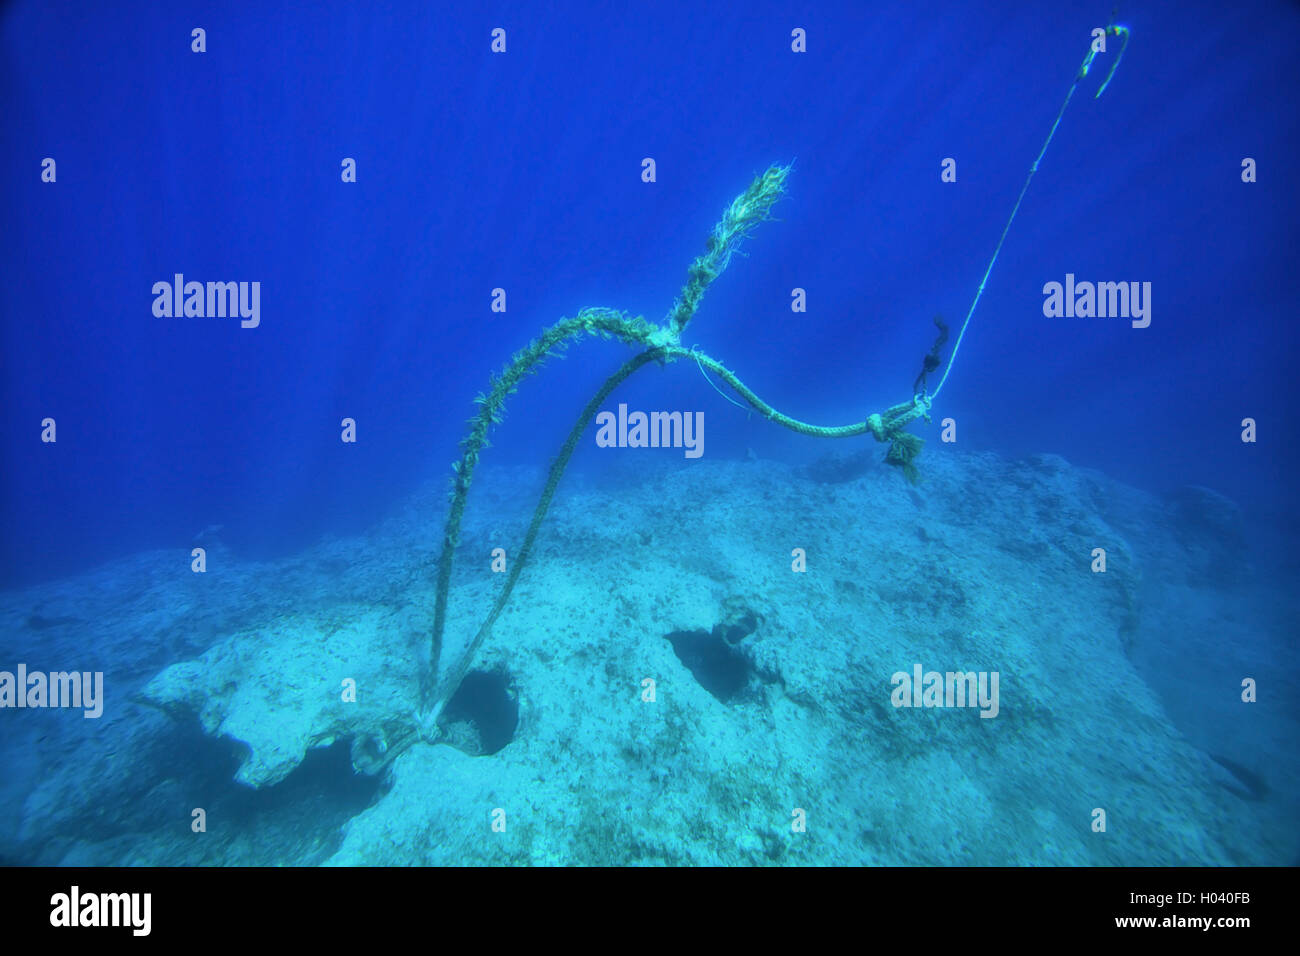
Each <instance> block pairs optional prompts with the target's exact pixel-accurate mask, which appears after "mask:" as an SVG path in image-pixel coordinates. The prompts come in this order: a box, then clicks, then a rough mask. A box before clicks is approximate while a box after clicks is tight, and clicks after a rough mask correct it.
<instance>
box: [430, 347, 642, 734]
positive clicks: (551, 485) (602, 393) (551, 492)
mask: <svg viewBox="0 0 1300 956" xmlns="http://www.w3.org/2000/svg"><path fill="white" fill-rule="evenodd" d="M657 358H662V350H660V349H657V348H655V349H647V350H646V351H644V352H641V353H640V354H638V355H636V356H634V357H632V358H630V359H628V360H627V361H626V362H624V363H623V365H622V366H621V367H620V368H619V370H618V371H617V372H615V373H614V374H613V375H611V376H610V377H609V378H607V379H605V384H603V385H602V386H601V387H600V390H599V391H598V392H596V394H595V395H593V396H592V399H591V401H589V402H588V403H587V405H586V407H585V408H583V410H582V413H581V414H580V415H579V416H578V420H577V421H576V422H574V424H573V428H572V429H570V431H569V437H568V439H567V440H566V441H565V442H564V447H562V448H561V449H560V453H559V454H558V455H556V456H555V459H554V461H552V462H551V469H550V472H549V473H548V474H547V476H546V487H545V488H543V489H542V497H541V499H540V500H539V501H538V502H537V507H536V509H534V511H533V520H532V521H531V522H529V524H528V532H527V533H526V534H525V535H524V541H523V544H521V545H520V546H519V551H518V553H516V554H515V556H514V560H513V562H511V565H510V570H509V571H508V572H507V573H506V580H505V584H504V585H503V586H502V588H501V593H500V594H498V595H497V599H496V603H495V604H493V605H492V610H491V612H490V613H489V614H488V616H487V618H486V619H485V620H484V621H483V623H482V625H481V626H480V627H479V629H478V633H476V634H475V635H474V639H473V640H472V641H470V642H469V646H468V647H466V648H465V650H464V651H463V652H462V653H461V656H460V659H459V661H458V662H457V663H456V666H455V667H454V668H452V670H451V671H449V672H448V673H447V674H446V675H445V676H444V677H443V678H442V679H441V680H440V681H439V690H440V693H438V694H437V695H436V697H435V699H434V707H435V710H434V713H433V718H434V719H436V718H437V710H438V708H440V707H441V705H442V702H443V701H445V700H446V699H447V697H449V696H450V695H451V694H453V693H454V692H455V690H456V686H457V685H458V684H459V683H460V682H461V680H462V679H463V678H464V677H465V674H466V672H467V671H468V670H469V667H470V664H471V663H473V660H474V654H475V653H476V652H477V651H478V649H479V645H481V644H482V643H483V641H484V640H485V639H486V638H487V636H488V635H489V634H491V633H492V625H493V624H495V623H496V620H497V617H498V616H499V615H500V614H501V611H502V610H503V609H504V608H505V606H506V602H507V601H509V600H510V593H511V592H512V591H513V590H514V589H515V582H516V581H518V580H519V573H520V572H521V571H522V570H523V568H524V564H525V563H526V562H527V561H528V555H529V553H530V552H531V551H532V550H533V542H534V541H536V540H537V532H538V530H539V529H540V528H541V527H542V520H543V519H544V518H545V517H546V512H547V510H548V509H549V508H550V506H551V499H552V498H554V497H555V489H556V488H558V487H559V485H560V478H561V476H563V474H564V469H565V468H567V467H568V465H569V459H570V458H572V457H573V452H574V450H575V449H576V448H577V447H578V442H579V441H580V440H581V438H582V433H583V432H584V431H586V429H587V425H589V424H590V423H591V420H592V419H593V418H594V417H595V416H596V413H597V412H598V411H600V406H601V404H602V403H603V402H604V401H605V399H607V398H608V397H609V393H610V392H612V391H614V389H616V388H618V386H619V385H620V384H621V383H622V382H623V380H624V379H626V378H627V377H628V376H629V375H631V374H632V373H633V372H635V371H636V370H637V369H639V368H640V367H641V366H642V365H645V364H646V363H647V362H649V361H652V360H654V359H657ZM439 596H440V597H442V598H444V600H445V595H443V594H440V595H439Z"/></svg>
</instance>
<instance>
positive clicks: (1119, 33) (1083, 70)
mask: <svg viewBox="0 0 1300 956" xmlns="http://www.w3.org/2000/svg"><path fill="white" fill-rule="evenodd" d="M1106 35H1107V36H1116V37H1121V38H1122V39H1123V43H1121V45H1120V48H1119V55H1118V56H1116V57H1115V62H1114V63H1113V64H1112V65H1111V68H1110V72H1109V73H1108V74H1106V79H1105V81H1104V82H1103V83H1102V84H1101V89H1099V90H1097V96H1096V97H1094V99H1096V98H1099V97H1100V96H1101V94H1102V93H1103V92H1104V91H1105V89H1106V87H1107V85H1109V83H1110V79H1111V77H1112V76H1114V75H1115V69H1116V68H1117V67H1118V66H1119V61H1120V60H1121V59H1123V58H1124V51H1125V50H1126V49H1128V37H1129V31H1128V27H1125V26H1120V25H1119V24H1116V23H1114V22H1113V21H1112V22H1111V23H1109V24H1107V26H1106ZM1096 56H1097V51H1096V50H1094V49H1093V48H1092V44H1089V45H1088V55H1087V56H1085V57H1084V58H1083V65H1082V66H1080V67H1079V72H1078V73H1076V74H1075V76H1074V82H1073V83H1071V84H1070V91H1069V92H1068V93H1066V94H1065V102H1063V103H1062V104H1061V109H1060V110H1059V111H1058V112H1057V114H1056V120H1055V121H1054V122H1053V123H1052V129H1051V131H1050V132H1049V133H1048V134H1047V139H1046V140H1044V141H1043V148H1042V149H1040V150H1039V151H1038V156H1037V158H1035V159H1034V164H1033V165H1032V166H1030V167H1029V175H1028V176H1026V177H1025V184H1024V185H1023V186H1021V187H1020V195H1019V196H1017V197H1016V204H1015V205H1014V206H1013V207H1011V216H1010V218H1008V219H1007V224H1006V225H1005V226H1003V227H1002V236H1001V237H1000V238H999V239H998V244H997V247H996V248H995V249H994V250H993V258H992V259H990V260H989V266H988V268H987V269H985V270H984V278H982V279H980V286H979V288H978V289H976V290H975V300H974V301H973V302H971V304H970V310H969V311H968V312H967V313H966V321H964V322H963V323H962V324H961V332H960V333H959V334H958V335H957V342H956V344H954V345H953V347H952V354H951V355H949V356H948V367H947V368H945V369H944V370H943V378H941V379H939V385H938V387H937V388H935V390H934V394H933V395H931V396H930V398H932V399H934V398H938V397H939V392H940V391H941V390H942V389H943V385H944V382H946V381H948V373H949V372H951V371H952V364H953V362H954V361H956V359H957V350H958V349H960V348H961V341H962V339H964V338H965V337H966V327H967V326H968V325H970V320H971V316H973V315H974V314H975V307H976V306H977V305H979V301H980V296H982V295H983V294H984V285H985V283H987V282H988V281H989V274H990V273H991V272H992V271H993V266H994V264H995V263H996V262H997V261H998V254H999V253H1001V252H1002V244H1003V243H1004V242H1006V241H1007V233H1008V232H1010V231H1011V224H1012V223H1013V222H1015V220H1016V213H1018V212H1019V211H1020V204H1021V202H1023V201H1024V198H1025V193H1026V192H1027V191H1028V190H1029V183H1030V181H1031V180H1032V179H1033V178H1034V173H1036V172H1038V164H1039V163H1041V162H1042V161H1043V157H1044V156H1045V155H1046V154H1047V147H1048V146H1050V145H1052V137H1054V136H1055V135H1056V128H1057V127H1058V126H1060V125H1061V118H1062V117H1063V116H1065V109H1066V107H1067V106H1069V105H1070V100H1071V98H1072V97H1073V96H1074V91H1075V90H1076V89H1078V87H1079V81H1080V80H1082V79H1083V78H1084V77H1085V76H1087V75H1088V70H1089V69H1091V67H1092V61H1093V59H1094V58H1095V57H1096Z"/></svg>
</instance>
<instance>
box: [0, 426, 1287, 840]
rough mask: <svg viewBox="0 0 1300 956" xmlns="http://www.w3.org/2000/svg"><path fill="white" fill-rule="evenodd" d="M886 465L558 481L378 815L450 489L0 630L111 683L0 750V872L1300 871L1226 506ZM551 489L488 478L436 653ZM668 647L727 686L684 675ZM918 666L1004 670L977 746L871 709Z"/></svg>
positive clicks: (1048, 475) (137, 579)
mask: <svg viewBox="0 0 1300 956" xmlns="http://www.w3.org/2000/svg"><path fill="white" fill-rule="evenodd" d="M878 458H879V454H878V452H876V453H874V457H868V456H865V455H861V456H856V457H855V456H849V457H844V456H839V457H836V458H833V459H827V460H824V461H821V462H819V463H816V464H814V465H811V466H803V467H792V466H789V465H785V464H780V463H776V462H772V461H766V460H748V461H712V460H700V461H698V462H691V463H690V464H689V467H682V463H681V462H680V461H675V462H673V463H672V465H671V466H668V465H666V464H657V463H656V460H655V459H653V458H651V457H648V456H647V457H645V458H644V459H642V460H640V461H639V462H638V463H636V464H635V465H634V466H633V465H629V466H627V467H624V468H622V469H621V470H619V471H618V472H617V473H615V472H609V473H606V474H605V475H604V476H603V477H602V478H600V479H599V480H584V479H583V478H582V476H579V475H570V476H567V477H566V479H565V482H564V484H563V485H562V486H561V489H560V493H559V495H558V496H557V498H556V501H555V504H554V506H553V508H552V510H551V513H550V515H549V517H548V518H547V521H546V524H545V526H544V528H543V531H542V534H541V536H540V538H539V541H538V546H537V549H536V551H535V553H534V556H533V558H532V560H531V561H530V563H529V565H528V566H527V568H526V569H525V571H524V573H523V575H522V577H521V579H520V582H519V586H518V588H517V589H516V592H515V594H514V597H513V599H512V601H511V603H510V605H509V606H508V607H507V609H506V610H505V612H504V613H503V614H502V616H501V618H500V620H499V621H498V623H497V625H496V627H495V629H494V632H493V635H492V636H491V638H490V639H489V640H488V641H487V643H486V644H485V645H484V647H483V649H482V652H481V653H480V655H479V658H478V660H477V663H476V670H478V671H482V672H485V674H487V675H488V676H486V677H483V678H478V677H476V678H475V681H476V684H475V687H476V688H480V689H482V690H483V699H482V701H481V707H482V709H481V710H478V711H473V712H467V713H460V714H458V715H457V714H453V716H455V717H456V719H455V720H453V721H451V724H450V726H449V730H448V741H449V742H444V743H437V744H430V743H416V744H415V745H413V746H411V747H409V748H408V749H405V750H403V751H402V752H401V753H400V755H399V756H397V757H396V759H394V760H392V761H391V762H390V763H389V764H388V765H387V767H386V768H385V769H384V770H383V771H382V772H381V773H379V774H378V775H373V776H372V775H366V774H358V773H355V772H354V770H353V767H352V761H351V758H350V748H351V747H352V746H354V745H356V746H364V747H366V748H369V751H370V752H374V753H378V752H381V751H383V750H384V749H385V747H387V746H388V744H389V742H391V741H395V740H398V739H400V737H401V735H402V733H403V731H404V729H405V728H407V727H409V726H411V724H412V721H413V718H412V713H413V712H414V710H415V708H416V702H417V695H418V688H419V677H420V673H421V669H422V668H424V667H427V661H428V656H429V649H428V647H429V636H428V635H429V631H430V627H431V622H432V609H433V595H434V579H435V573H434V562H435V559H436V555H437V549H438V544H439V542H440V540H441V534H442V522H443V520H444V518H445V514H446V495H445V486H444V485H442V484H441V483H439V484H438V485H437V486H430V487H429V488H428V489H427V490H426V491H424V492H422V493H421V494H418V495H416V496H415V497H413V498H412V499H411V500H409V501H407V502H405V503H403V505H402V506H401V507H400V508H398V509H396V510H395V511H394V513H393V514H392V515H391V517H390V518H389V519H388V520H386V521H385V522H384V523H382V524H381V525H380V526H378V527H376V528H375V529H374V530H373V531H372V532H371V533H369V534H367V535H365V536H361V537H356V538H338V539H331V540H326V541H323V542H321V543H320V544H319V545H318V546H317V547H315V548H313V549H311V550H309V551H307V552H304V553H301V554H299V555H296V556H295V557H294V558H292V559H290V560H281V561H276V562H263V563H250V562H246V561H243V560H241V559H240V558H239V557H238V556H237V555H235V554H233V553H231V552H230V551H229V550H228V549H226V548H225V547H223V546H222V545H221V543H220V540H219V537H216V536H213V535H209V536H207V537H206V538H205V539H204V542H203V543H204V544H206V545H207V546H208V569H207V571H206V573H204V574H194V573H192V572H191V571H190V567H189V562H190V547H191V546H192V542H180V543H178V547H177V548H176V549H175V550H167V551H158V552H152V553H145V554H139V555H137V556H135V557H134V558H133V559H131V560H128V561H122V562H115V563H114V564H113V565H111V566H107V567H103V568H100V569H98V570H96V571H93V572H91V573H87V574H83V575H80V576H77V577H75V578H70V579H67V580H63V581H57V582H50V583H46V584H42V585H40V586H37V587H32V588H29V589H26V590H22V591H6V592H3V593H0V669H8V670H12V669H13V668H14V666H15V665H16V664H17V663H18V662H19V661H23V662H25V663H26V664H27V666H28V668H29V669H33V670H36V669H42V670H65V669H78V670H103V671H104V672H105V681H106V686H107V695H106V710H105V714H104V716H103V717H102V718H101V719H99V720H87V719H84V718H83V717H82V716H81V714H80V712H77V711H66V710H44V711H37V710H22V711H18V710H7V711H3V712H0V723H2V729H3V733H2V734H0V766H2V767H3V769H4V773H3V775H0V857H2V858H3V859H4V860H5V861H8V862H18V863H40V864H89V865H130V864H180V865H220V864H343V865H348V864H400V865H411V864H470V865H477V864H593V865H605V864H615V865H621V864H637V865H663V864H668V865H680V864H700V865H711V864H724V865H749V864H760V865H765V864H776V865H809V864H814V865H822V864H830V865H859V864H866V865H878V864H883V865H898V864H923V865H950V864H957V865H970V864H1013V865H1018V864H1037V865H1136V866H1152V865H1170V864H1172V865H1189V864H1209V865H1256V864H1292V863H1295V862H1296V861H1297V859H1300V835H1298V833H1300V827H1298V820H1300V800H1297V793H1300V787H1298V784H1300V771H1298V770H1297V761H1296V741H1297V740H1298V739H1300V736H1298V735H1297V729H1300V727H1298V725H1300V713H1298V712H1297V705H1296V695H1295V690H1294V688H1295V687H1296V686H1297V678H1298V677H1300V660H1298V658H1297V650H1296V647H1295V646H1294V644H1295V642H1294V641H1293V640H1291V638H1290V635H1291V634H1292V633H1293V630H1294V629H1293V626H1292V625H1291V624H1290V623H1289V622H1291V621H1293V620H1294V612H1295V596H1294V595H1293V594H1291V593H1289V591H1287V590H1286V589H1284V588H1280V587H1279V586H1278V584H1277V582H1278V581H1279V580H1282V578H1281V577H1280V574H1281V572H1280V571H1279V570H1278V569H1276V568H1270V567H1261V566H1260V564H1261V561H1262V559H1261V558H1260V557H1259V556H1257V555H1255V554H1254V553H1253V551H1252V546H1251V541H1250V539H1249V537H1248V536H1246V535H1244V534H1243V533H1242V530H1241V521H1240V515H1239V514H1238V512H1237V509H1236V507H1235V506H1234V505H1233V504H1232V503H1231V502H1229V501H1227V500H1226V499H1223V498H1221V497H1219V496H1218V495H1215V494H1213V493H1211V492H1206V491H1204V490H1199V489H1185V490H1183V491H1181V492H1178V493H1175V494H1171V495H1166V496H1162V497H1156V496H1152V495H1149V494H1147V493H1144V492H1139V491H1136V490H1134V489H1132V488H1127V487H1125V486H1123V485H1120V484H1118V483H1116V482H1113V481H1111V480H1109V479H1107V478H1106V477H1104V476H1103V475H1101V474H1099V473H1096V472H1091V471H1087V470H1082V469H1077V468H1074V467H1073V466H1071V465H1069V464H1068V463H1067V462H1065V461H1064V460H1063V459H1060V458H1057V457H1054V456H1036V457H1030V458H1026V459H1020V460H1015V461H1011V460H1006V459H1003V458H999V457H997V456H994V455H991V454H969V453H947V452H945V453H942V454H938V453H934V454H932V453H930V452H927V453H926V455H925V456H924V457H923V460H922V462H921V464H922V465H923V467H924V476H925V477H924V481H923V483H922V484H921V485H920V486H918V487H916V488H913V487H910V486H909V485H907V484H906V483H905V482H904V481H903V480H902V478H901V476H900V474H899V473H898V472H897V471H895V470H894V469H891V468H888V467H887V466H885V465H883V464H880V463H879V462H878V461H877V460H876V459H878ZM542 479H543V475H542V471H541V469H540V468H537V469H527V468H515V469H512V468H495V469H494V468H492V467H491V466H485V468H484V469H482V471H481V475H480V476H479V477H478V478H476V480H475V484H474V488H473V493H472V501H471V507H470V510H469V513H468V515H467V519H466V526H465V529H464V532H463V534H462V544H461V547H460V548H459V549H458V552H457V555H458V562H459V564H458V567H457V572H456V576H455V578H454V584H453V589H452V593H451V603H450V618H449V629H448V643H449V650H451V651H454V648H455V647H456V646H457V645H463V644H464V643H465V642H466V641H467V640H468V638H469V636H470V635H471V634H472V633H473V632H474V630H475V629H476V628H477V627H478V624H479V622H480V621H481V619H482V617H483V615H484V614H485V613H486V612H487V609H488V607H489V605H490V602H491V599H492V596H493V595H494V594H495V592H496V589H497V588H498V587H499V586H500V581H501V579H502V576H501V575H494V574H493V573H492V572H491V570H490V566H489V564H490V560H491V551H492V549H493V548H495V547H501V548H504V549H505V551H506V555H507V560H510V559H511V557H512V556H513V551H514V549H515V548H517V547H518V545H519V543H520V541H521V539H522V536H523V531H524V529H525V527H526V525H527V521H528V518H529V516H530V514H531V510H532V507H533V505H534V503H535V501H536V496H537V492H538V490H539V489H540V486H541V483H542ZM1098 547H1101V548H1104V549H1105V550H1106V553H1107V570H1106V572H1105V573H1104V574H1097V573H1094V572H1093V571H1092V568H1091V564H1092V552H1093V549H1094V548H1098ZM795 548H802V549H804V552H805V553H806V561H807V570H806V571H805V572H803V573H796V572H795V571H793V570H792V560H793V559H792V557H791V552H792V550H793V549H795ZM691 632H695V633H691ZM670 635H672V636H673V638H674V639H671V640H670ZM688 645H689V646H694V647H696V650H695V657H694V658H691V657H690V656H689V654H688V659H689V661H690V663H698V662H699V661H706V662H712V663H715V664H718V665H719V666H720V667H721V668H722V671H723V672H722V673H697V672H696V671H693V669H692V668H691V667H689V666H687V663H684V662H683V660H682V658H681V657H679V655H678V653H677V649H676V648H677V647H679V646H680V647H686V646H688ZM917 663H919V664H921V665H922V666H923V667H924V668H925V669H926V670H938V671H957V670H959V671H967V670H973V671H990V672H991V671H997V672H998V673H999V675H1000V688H999V713H998V716H997V717H996V718H993V719H981V718H980V717H979V714H978V712H977V711H976V710H973V709H969V708H967V709H921V708H915V709H907V708H895V707H893V706H891V700H890V692H891V689H892V687H891V683H890V677H891V675H892V674H894V673H895V672H896V671H911V669H912V667H913V665H914V664H917ZM697 670H698V668H697ZM1247 677H1250V678H1254V679H1255V680H1256V681H1257V683H1258V687H1259V700H1258V702H1256V703H1243V702H1242V700H1241V681H1242V680H1243V679H1244V678H1247ZM345 678H352V679H354V680H355V681H356V682H357V700H356V702H355V703H345V702H343V701H342V700H341V694H340V687H341V682H342V681H343V680H344V679H345ZM646 679H650V680H652V681H653V682H654V684H653V688H654V699H653V700H652V701H648V700H645V699H643V698H644V693H643V688H644V685H643V681H645V680H646ZM728 682H730V683H728ZM516 713H517V720H516V719H515V714H516ZM498 748H499V749H498ZM484 749H491V750H495V752H494V753H490V754H488V753H482V751H483V750H484ZM196 808H202V810H203V811H204V815H205V818H206V830H205V832H194V829H193V828H192V821H193V819H194V811H195V809H196ZM1096 808H1101V809H1103V810H1104V811H1105V821H1106V828H1105V832H1094V829H1093V821H1094V819H1095V815H1094V810H1095V809H1096ZM796 811H801V814H796ZM797 817H798V818H802V819H804V820H806V829H804V830H803V831H802V832H798V831H796V829H795V828H794V827H792V821H794V820H796V818H797ZM494 821H495V822H496V823H498V824H500V823H502V822H504V829H503V830H501V829H500V828H499V827H498V828H494V827H493V823H494Z"/></svg>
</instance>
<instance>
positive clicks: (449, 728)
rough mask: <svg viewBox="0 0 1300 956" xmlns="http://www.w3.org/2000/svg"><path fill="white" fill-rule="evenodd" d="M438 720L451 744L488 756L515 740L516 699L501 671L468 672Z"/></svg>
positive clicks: (508, 681) (477, 754) (517, 716)
mask: <svg viewBox="0 0 1300 956" xmlns="http://www.w3.org/2000/svg"><path fill="white" fill-rule="evenodd" d="M439 723H440V724H442V727H443V729H444V730H445V731H446V734H447V742H448V743H450V744H451V745H452V746H453V747H455V748H456V749H458V750H463V751H464V752H465V753H467V754H472V755H473V756H476V757H488V756H491V755H492V754H494V753H496V752H497V751H499V750H500V749H501V748H502V747H504V746H505V745H506V744H508V743H510V741H512V740H514V739H515V729H516V728H517V727H518V726H519V700H518V698H517V696H516V694H515V692H514V689H513V688H512V687H511V686H510V680H509V679H508V678H507V677H506V675H505V674H503V673H501V672H499V671H470V672H469V673H468V674H466V675H465V679H464V680H462V681H461V682H460V687H458V688H456V693H454V694H452V695H451V700H449V701H447V706H446V707H445V708H444V709H443V712H442V717H441V718H440V720H439Z"/></svg>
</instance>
